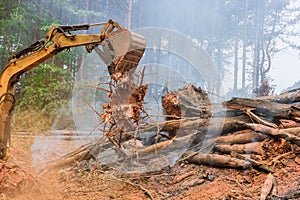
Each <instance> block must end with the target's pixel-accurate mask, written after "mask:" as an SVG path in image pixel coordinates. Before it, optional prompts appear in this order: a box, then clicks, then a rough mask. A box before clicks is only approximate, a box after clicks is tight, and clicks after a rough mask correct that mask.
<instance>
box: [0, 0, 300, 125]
mask: <svg viewBox="0 0 300 200" xmlns="http://www.w3.org/2000/svg"><path fill="white" fill-rule="evenodd" d="M110 18H112V19H114V20H116V21H117V22H119V23H120V24H122V25H123V26H125V27H128V26H129V27H130V28H132V29H134V28H138V27H149V26H150V27H161V28H169V29H173V30H176V31H179V32H181V33H183V34H186V35H188V36H190V37H191V38H195V39H196V40H197V41H198V43H199V44H200V45H201V46H202V47H203V48H204V49H205V50H206V52H207V53H208V54H209V55H210V56H211V57H212V59H213V61H214V62H215V64H216V66H217V68H218V69H219V71H220V74H222V76H224V75H225V74H226V73H228V70H229V69H233V70H232V71H233V79H234V81H233V85H232V87H231V89H230V91H229V92H228V96H252V95H253V90H254V89H256V88H258V87H259V86H260V85H261V84H262V83H263V82H264V81H270V82H271V80H272V77H270V76H269V74H268V72H269V71H270V69H271V67H272V58H273V57H274V55H276V54H277V53H279V52H280V51H283V50H284V49H285V47H292V48H294V49H297V50H299V49H300V47H299V46H300V45H299V44H297V43H295V41H296V40H295V38H297V36H298V37H299V33H297V32H296V30H297V29H296V27H297V25H298V24H299V20H300V5H299V4H298V3H297V1H296V0H222V1H219V0H211V1H207V0H188V1H175V0H153V1H142V0H83V1H82V0H53V1H49V0H34V1H33V0H2V1H1V2H0V19H1V20H0V62H1V67H2V68H3V67H4V66H5V65H6V64H7V63H8V62H9V60H10V58H11V57H12V55H13V54H14V53H15V52H18V51H20V50H22V49H24V48H26V47H28V46H29V45H30V44H32V43H34V42H35V41H37V40H39V39H41V38H44V37H45V35H46V33H47V31H48V30H49V29H50V27H51V26H52V25H66V24H69V25H70V24H83V23H99V22H104V21H107V20H108V19H110ZM298 26H299V25H298ZM86 55H87V54H86V53H85V52H84V51H82V49H81V48H74V49H71V50H70V51H69V52H63V53H61V54H59V55H57V56H55V57H53V58H52V59H50V60H48V61H46V62H45V63H44V64H42V65H41V66H39V67H37V68H35V69H34V70H32V71H30V72H27V73H26V74H24V75H23V76H22V77H21V78H20V82H19V84H18V85H17V91H16V92H17V93H16V97H17V99H18V103H17V106H16V110H15V112H17V113H18V112H19V113H22V114H17V115H15V116H16V117H17V118H18V117H19V118H20V119H22V120H20V119H16V121H17V122H18V123H16V124H18V126H20V127H22V126H24V127H26V124H32V123H31V122H30V121H33V122H37V121H38V122H39V123H38V125H37V126H38V127H39V128H40V127H45V128H46V129H47V128H50V127H51V126H52V123H53V122H54V121H55V119H56V120H57V118H58V117H59V116H61V119H64V120H66V119H68V118H69V117H68V116H66V115H71V113H66V112H62V111H61V108H62V107H65V106H68V104H69V99H70V98H71V96H72V84H73V81H74V78H75V76H76V72H77V70H78V68H79V67H80V66H81V65H82V64H83V61H84V59H85V57H86ZM240 76H241V77H240ZM297 84H298V85H300V81H298V82H297V81H296V82H295V86H297ZM287 87H289V86H287ZM298 87H299V86H298ZM24 113H26V115H24ZM61 113H63V115H62V114H61ZM24 116H27V118H25V117H24ZM37 119H38V120H37ZM28 121H29V122H28ZM22 123H24V125H22ZM26 128H28V127H26ZM58 128H65V127H58Z"/></svg>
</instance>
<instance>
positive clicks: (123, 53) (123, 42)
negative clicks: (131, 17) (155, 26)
mask: <svg viewBox="0 0 300 200" xmlns="http://www.w3.org/2000/svg"><path fill="white" fill-rule="evenodd" d="M101 46H102V49H100V48H98V47H96V48H95V51H96V53H97V54H98V55H99V56H100V57H101V59H102V60H103V61H104V63H105V64H106V65H107V67H108V71H109V74H110V75H115V74H120V75H122V74H124V73H125V72H128V71H134V70H135V69H136V68H137V66H138V63H139V61H140V59H141V58H142V56H143V54H144V51H145V48H146V40H145V38H144V37H143V36H141V35H138V34H136V33H133V32H130V31H128V30H126V29H122V30H118V31H115V32H112V33H111V34H109V35H108V36H107V39H106V40H104V41H103V42H102V44H101Z"/></svg>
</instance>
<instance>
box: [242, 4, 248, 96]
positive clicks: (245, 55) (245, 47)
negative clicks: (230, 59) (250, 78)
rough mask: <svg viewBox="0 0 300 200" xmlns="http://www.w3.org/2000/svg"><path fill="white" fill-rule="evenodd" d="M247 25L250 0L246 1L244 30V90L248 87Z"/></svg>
mask: <svg viewBox="0 0 300 200" xmlns="http://www.w3.org/2000/svg"><path fill="white" fill-rule="evenodd" d="M247 26H248V0H246V1H245V16H244V32H243V68H242V90H244V89H245V87H246V64H247Z"/></svg>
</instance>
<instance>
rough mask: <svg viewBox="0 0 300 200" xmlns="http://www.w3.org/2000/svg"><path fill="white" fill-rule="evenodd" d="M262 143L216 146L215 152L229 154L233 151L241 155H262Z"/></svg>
mask: <svg viewBox="0 0 300 200" xmlns="http://www.w3.org/2000/svg"><path fill="white" fill-rule="evenodd" d="M262 144H263V143H262V142H252V143H247V144H233V145H229V144H216V145H215V147H214V151H218V152H221V153H225V154H229V153H231V152H232V151H234V152H237V153H240V154H252V153H255V154H258V155H262V152H263V150H262Z"/></svg>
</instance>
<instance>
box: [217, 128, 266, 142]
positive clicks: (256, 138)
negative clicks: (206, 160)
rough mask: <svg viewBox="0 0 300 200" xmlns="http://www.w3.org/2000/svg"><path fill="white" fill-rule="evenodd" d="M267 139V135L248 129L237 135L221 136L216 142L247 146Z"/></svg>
mask: <svg viewBox="0 0 300 200" xmlns="http://www.w3.org/2000/svg"><path fill="white" fill-rule="evenodd" d="M266 138H267V136H266V135H263V134H261V133H257V132H255V131H252V130H249V129H246V130H243V131H240V132H236V133H235V134H231V135H226V136H220V137H218V138H217V139H216V142H217V143H227V144H246V143H251V142H260V141H263V140H264V139H266Z"/></svg>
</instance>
